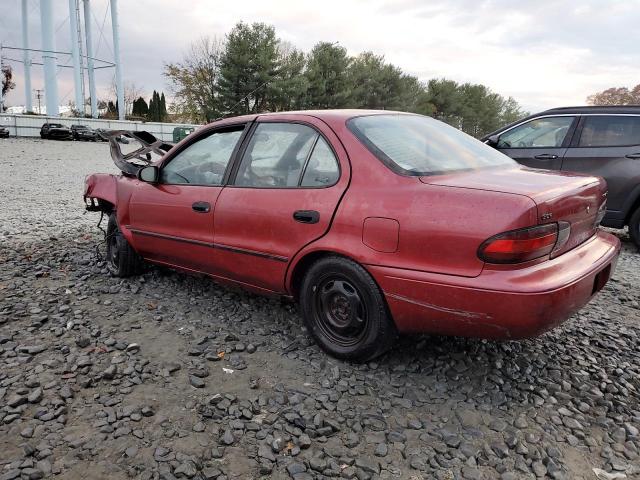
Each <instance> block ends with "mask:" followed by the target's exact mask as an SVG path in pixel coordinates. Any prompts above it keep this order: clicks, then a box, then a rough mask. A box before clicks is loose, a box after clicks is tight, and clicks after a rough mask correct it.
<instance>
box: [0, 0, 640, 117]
mask: <svg viewBox="0 0 640 480" xmlns="http://www.w3.org/2000/svg"><path fill="white" fill-rule="evenodd" d="M20 1H21V0H0V4H1V6H2V9H1V11H2V15H0V42H1V43H2V44H3V45H8V46H15V47H20V46H22V34H21V28H20V24H21V15H20ZM27 2H28V10H29V36H30V44H31V48H40V47H41V39H40V8H39V3H40V2H39V1H38V0H27ZM53 3H54V7H55V8H57V10H56V11H55V16H54V28H55V29H56V49H57V50H60V51H69V50H70V48H71V47H70V45H71V43H70V33H69V20H68V16H69V12H68V1H67V0H53ZM91 6H92V12H93V13H92V17H93V23H92V30H93V40H94V42H93V44H94V54H95V56H96V57H98V58H103V59H105V60H109V61H111V60H112V59H113V53H112V51H113V50H112V45H113V43H112V37H111V18H110V14H109V11H108V0H91ZM118 8H119V13H120V36H121V57H122V68H123V77H124V79H125V81H126V82H133V83H135V85H136V86H138V87H139V88H141V89H142V91H143V92H144V95H145V96H147V97H148V96H150V94H151V92H152V91H153V90H154V89H155V90H164V91H166V92H167V94H168V96H170V92H169V90H168V84H167V82H166V79H165V78H164V77H163V75H162V72H163V65H164V64H165V63H167V62H174V61H179V60H180V58H181V57H182V55H183V53H184V52H185V51H186V50H187V48H188V46H189V44H190V43H191V42H193V41H195V40H197V39H198V38H199V37H202V36H211V37H220V38H223V37H224V35H225V34H226V33H228V32H229V30H230V29H231V28H232V27H233V25H234V24H236V23H237V22H239V21H245V22H265V23H268V24H271V25H273V26H274V27H275V28H276V33H277V35H278V36H279V37H280V38H281V39H283V40H286V41H289V42H291V43H292V44H294V45H295V46H297V47H298V48H301V49H303V50H304V51H309V50H310V49H311V48H312V47H313V45H314V44H315V43H317V42H319V41H330V42H339V44H340V45H342V46H343V47H345V48H346V49H347V51H348V53H349V54H351V55H356V54H358V53H360V52H362V51H373V52H374V53H376V54H382V55H384V56H385V58H386V60H387V61H388V62H390V63H393V64H395V65H397V66H399V67H400V68H402V69H403V70H404V71H405V72H406V73H410V74H412V75H416V76H417V77H418V78H419V79H421V80H423V81H427V80H429V79H431V78H448V79H452V80H455V81H457V82H473V83H482V84H484V85H487V86H488V87H489V88H491V89H492V90H493V91H495V92H497V93H499V94H501V95H503V96H512V97H514V98H515V99H516V100H517V101H518V102H519V103H520V104H521V105H522V106H523V107H524V109H525V110H528V111H530V112H536V111H540V110H543V109H546V108H551V107H557V106H569V105H582V104H584V103H585V101H586V97H587V96H588V95H590V94H592V93H595V92H597V91H601V90H604V89H606V88H609V87H613V86H627V87H632V86H634V85H637V84H640V47H639V45H640V28H638V25H640V0H625V1H617V0H581V1H568V0H566V1H562V0H450V1H440V0H394V1H391V0H324V1H322V2H315V1H313V2H312V1H308V0H307V1H305V0H286V1H285V0H282V1H276V0H271V1H264V0H262V1H260V0H243V1H241V2H238V1H228V0H227V1H224V2H223V1H218V0H188V1H185V0H119V1H118ZM3 53H4V56H6V57H10V58H21V53H20V52H12V51H7V50H5V51H4V52H3ZM34 61H39V60H37V58H34ZM58 64H59V65H65V64H66V65H70V64H71V60H70V58H69V57H68V56H65V55H60V56H59V58H58ZM11 65H12V66H13V67H14V77H15V81H16V83H17V86H16V88H15V89H14V90H13V91H12V92H11V93H10V94H9V95H8V98H7V101H6V104H7V105H22V104H24V96H25V93H24V86H23V85H24V84H23V81H22V80H23V77H22V75H23V74H22V65H21V64H19V63H15V62H11ZM58 70H59V74H58V95H59V97H60V104H66V103H67V102H68V101H69V100H72V99H73V97H74V95H73V81H72V69H70V68H59V69H58ZM113 76H114V72H113V69H103V70H99V71H98V73H97V76H96V80H97V84H98V92H99V95H98V96H99V97H100V98H108V97H109V91H110V85H111V84H112V79H113ZM32 87H33V88H34V89H35V88H44V81H43V75H42V67H40V66H37V65H35V66H33V67H32Z"/></svg>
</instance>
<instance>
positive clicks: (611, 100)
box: [587, 84, 640, 105]
mask: <svg viewBox="0 0 640 480" xmlns="http://www.w3.org/2000/svg"><path fill="white" fill-rule="evenodd" d="M587 103H588V104H589V105H640V84H638V85H636V86H635V87H633V88H632V89H631V90H629V89H628V88H627V87H613V88H608V89H606V90H603V91H602V92H598V93H594V94H593V95H589V96H588V97H587Z"/></svg>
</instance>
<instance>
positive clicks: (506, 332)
mask: <svg viewBox="0 0 640 480" xmlns="http://www.w3.org/2000/svg"><path fill="white" fill-rule="evenodd" d="M619 253H620V241H619V240H618V238H617V237H615V236H613V235H610V234H608V233H605V232H598V233H597V234H596V235H595V236H593V237H592V238H591V239H589V240H587V241H586V242H585V243H583V244H582V245H580V246H578V247H576V248H574V249H573V250H571V251H569V252H567V253H565V254H563V255H561V256H559V257H557V258H554V259H552V260H548V261H545V262H541V263H538V264H535V265H531V266H528V267H523V268H520V269H515V270H513V269H511V270H508V269H504V268H502V269H500V268H498V269H489V268H488V267H485V269H484V270H483V272H482V273H481V274H480V275H479V276H477V277H474V278H466V277H456V276H452V275H441V274H435V273H426V272H417V271H410V270H402V269H396V268H388V267H376V266H369V267H368V269H369V271H370V272H371V274H372V275H373V276H374V278H375V279H376V281H377V282H378V284H379V285H380V287H381V288H382V290H383V291H384V294H385V297H386V299H387V302H388V304H389V308H390V310H391V314H392V315H393V318H394V320H395V322H396V326H397V327H398V330H400V331H401V332H428V333H435V334H443V335H460V336H468V337H483V338H526V337H532V336H536V335H539V334H541V333H542V332H544V331H546V330H549V329H550V328H553V327H555V326H556V325H558V324H559V323H561V322H563V321H564V320H566V319H567V318H569V317H570V316H571V315H572V314H573V313H575V312H576V311H577V310H579V309H580V308H582V307H583V306H584V305H585V304H586V303H587V302H588V301H589V300H590V299H591V298H592V297H593V295H594V294H595V293H596V292H598V291H599V290H600V289H602V287H603V286H604V285H605V283H606V282H607V281H608V280H609V278H610V276H611V275H612V274H613V270H614V269H615V264H616V261H617V258H618V254H619Z"/></svg>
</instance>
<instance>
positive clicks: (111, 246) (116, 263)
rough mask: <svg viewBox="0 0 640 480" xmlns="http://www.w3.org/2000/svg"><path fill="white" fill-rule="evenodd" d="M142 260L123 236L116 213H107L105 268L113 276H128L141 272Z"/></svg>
mask: <svg viewBox="0 0 640 480" xmlns="http://www.w3.org/2000/svg"><path fill="white" fill-rule="evenodd" d="M143 267H144V260H143V259H142V257H141V256H140V255H138V253H137V252H136V251H135V250H134V249H133V248H132V247H131V245H129V242H127V239H126V238H124V236H123V235H122V232H121V231H120V227H119V226H118V220H117V219H116V213H115V212H113V213H112V214H111V215H109V224H108V225H107V268H108V269H109V273H111V275H113V276H115V277H130V276H131V275H137V274H139V273H141V272H142V270H143Z"/></svg>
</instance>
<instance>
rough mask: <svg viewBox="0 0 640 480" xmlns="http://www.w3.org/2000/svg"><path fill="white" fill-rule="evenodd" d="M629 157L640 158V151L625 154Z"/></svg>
mask: <svg viewBox="0 0 640 480" xmlns="http://www.w3.org/2000/svg"><path fill="white" fill-rule="evenodd" d="M625 156H626V157H627V158H633V159H635V158H640V153H630V154H629V155H625Z"/></svg>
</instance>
